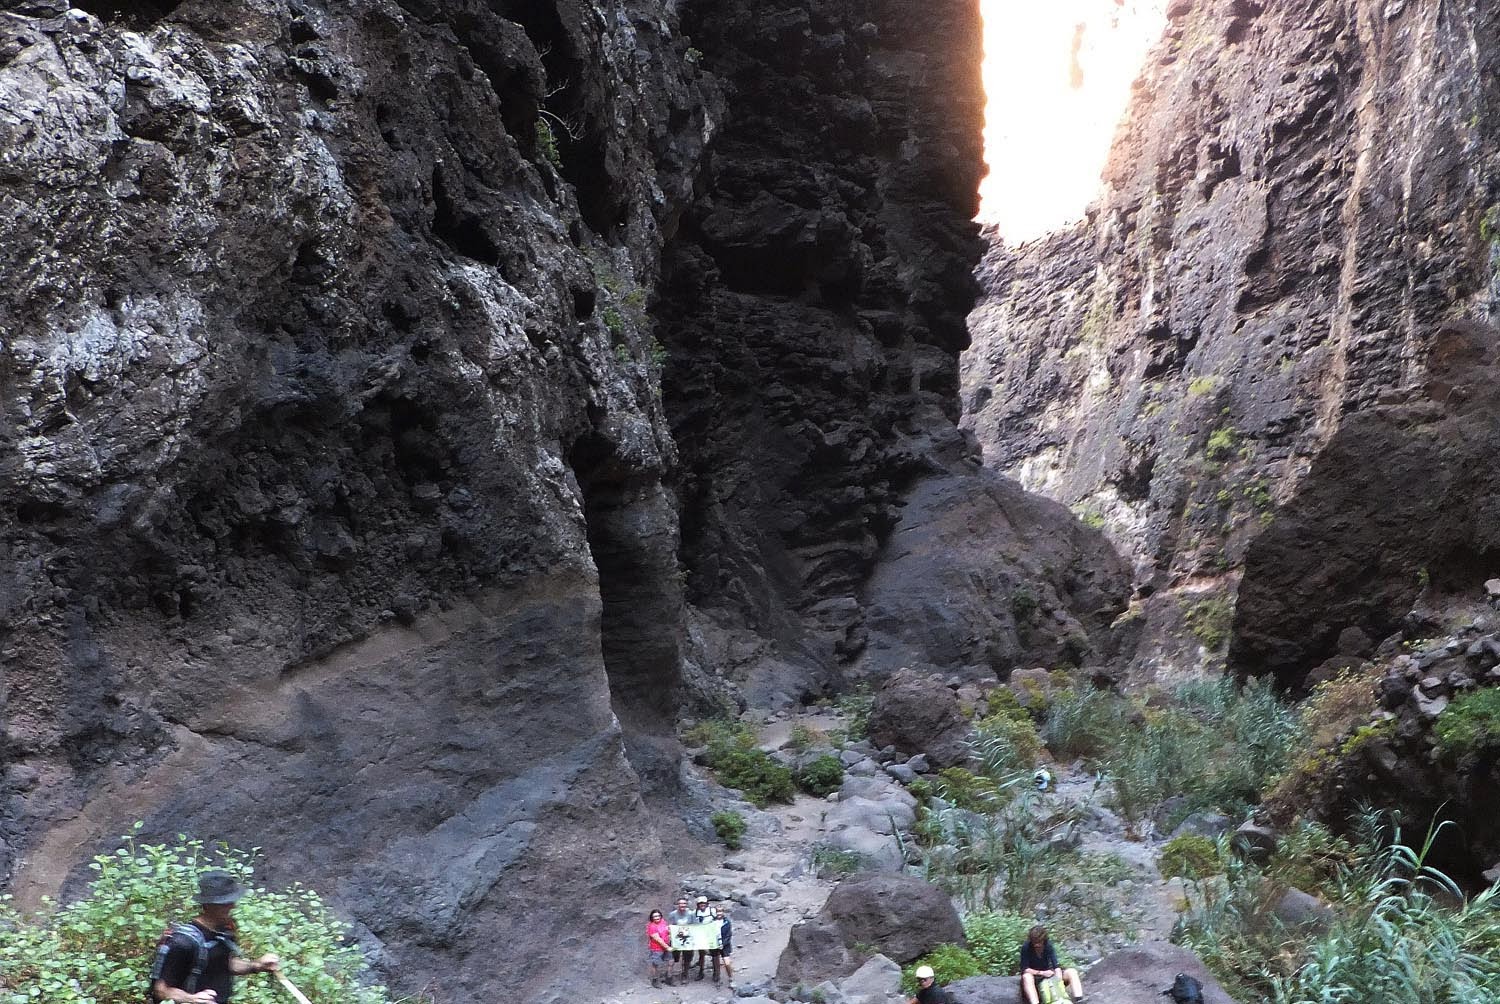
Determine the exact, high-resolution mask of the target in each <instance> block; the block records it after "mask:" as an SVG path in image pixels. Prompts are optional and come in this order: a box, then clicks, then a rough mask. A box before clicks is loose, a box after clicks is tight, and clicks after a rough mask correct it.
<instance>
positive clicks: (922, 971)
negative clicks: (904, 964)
mask: <svg viewBox="0 0 1500 1004" xmlns="http://www.w3.org/2000/svg"><path fill="white" fill-rule="evenodd" d="M912 975H913V976H915V977H916V978H917V995H916V996H915V997H913V998H912V999H911V1000H909V1001H907V1002H906V1004H953V998H952V997H949V996H948V991H946V990H944V989H943V988H942V987H940V986H938V985H937V974H936V973H934V972H933V971H932V967H931V966H918V967H917V971H916V972H915V973H913V974H912Z"/></svg>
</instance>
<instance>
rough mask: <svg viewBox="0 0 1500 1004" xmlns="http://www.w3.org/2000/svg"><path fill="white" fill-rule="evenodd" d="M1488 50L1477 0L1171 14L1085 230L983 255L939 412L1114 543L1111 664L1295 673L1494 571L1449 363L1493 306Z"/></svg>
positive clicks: (1497, 96) (1495, 257)
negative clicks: (962, 418) (1122, 598)
mask: <svg viewBox="0 0 1500 1004" xmlns="http://www.w3.org/2000/svg"><path fill="white" fill-rule="evenodd" d="M1497 43H1500V13H1497V12H1496V11H1494V10H1493V9H1491V8H1489V7H1487V6H1486V5H1469V6H1462V5H1460V6H1455V5H1453V4H1446V3H1441V2H1439V0H1425V2H1424V0H1409V2H1408V0H1396V2H1386V0H1378V2H1377V0H1293V2H1288V3H1277V4H1270V3H1260V2H1255V0H1175V2H1173V3H1172V4H1171V5H1170V8H1169V19H1168V25H1167V28H1166V32H1165V36H1164V38H1163V40H1162V41H1161V43H1160V44H1159V45H1158V46H1157V47H1156V49H1155V50H1154V51H1153V52H1152V54H1151V55H1150V56H1149V57H1148V60H1147V64H1146V66H1145V68H1144V70H1143V71H1142V73H1141V76H1140V78H1139V79H1138V81H1137V82H1136V84H1135V92H1134V97H1133V102H1132V105H1131V108H1130V111H1129V112H1128V113H1127V116H1126V119H1125V121H1124V122H1123V124H1122V126H1121V128H1120V131H1119V133H1118V135H1117V139H1116V142H1115V145H1114V148H1113V151H1112V154H1111V157H1110V161H1109V166H1108V168H1107V169H1106V172H1105V176H1104V192H1103V195H1102V197H1101V198H1100V199H1099V201H1098V202H1097V203H1096V204H1095V205H1094V206H1093V207H1092V208H1091V209H1090V211H1089V213H1088V216H1087V219H1086V220H1084V221H1083V222H1082V223H1080V224H1078V225H1077V226H1075V227H1072V228H1070V229H1068V230H1067V231H1064V232H1061V233H1058V234H1055V235H1053V236H1051V237H1048V238H1046V239H1044V240H1041V241H1038V242H1035V243H1032V244H1029V245H1025V246H1021V247H1007V246H1004V245H1002V244H1001V243H999V242H996V243H994V244H993V245H992V247H991V250H990V251H989V253H988V254H987V256H986V258H985V261H984V263H983V265H982V267H981V270H980V281H981V283H982V285H983V286H984V289H985V293H984V299H983V301H982V303H981V305H980V306H979V308H978V309H977V310H976V311H975V313H974V315H973V317H972V318H971V325H972V328H973V334H974V342H975V344H974V348H973V350H972V351H971V352H970V353H969V354H968V356H967V357H966V361H965V367H964V376H963V381H964V385H963V393H964V402H965V407H966V411H967V415H968V417H967V419H966V421H967V423H968V424H969V426H970V427H971V428H972V429H973V430H974V432H975V433H976V435H977V436H978V438H979V439H980V441H981V443H982V444H983V446H984V451H985V458H986V462H987V464H989V465H990V466H992V467H994V468H996V469H998V470H1001V471H1004V472H1007V473H1009V474H1012V475H1014V476H1015V477H1016V478H1017V479H1018V480H1019V481H1020V482H1021V483H1022V484H1023V485H1024V486H1026V487H1028V488H1031V489H1033V490H1036V491H1039V492H1042V493H1043V494H1046V495H1048V496H1051V497H1053V498H1055V499H1057V500H1059V501H1061V502H1064V503H1065V504H1067V505H1069V506H1070V507H1071V508H1073V509H1074V511H1075V512H1076V513H1078V514H1079V515H1080V516H1081V517H1082V518H1083V520H1084V521H1085V522H1088V523H1090V524H1093V525H1098V526H1102V527H1104V528H1105V530H1106V532H1107V533H1108V534H1109V536H1110V538H1111V539H1112V540H1114V541H1115V542H1116V543H1117V544H1118V545H1119V546H1120V547H1121V549H1122V550H1123V551H1126V552H1127V553H1129V554H1130V555H1131V558H1132V560H1133V564H1134V568H1135V581H1136V601H1135V602H1134V604H1133V605H1132V609H1131V611H1130V612H1129V613H1128V614H1127V616H1126V617H1125V618H1124V619H1123V620H1122V625H1121V626H1122V627H1126V626H1128V629H1129V631H1130V632H1133V633H1135V634H1137V635H1138V636H1139V639H1140V641H1139V644H1138V647H1137V649H1136V651H1135V654H1134V657H1133V661H1132V663H1131V671H1132V674H1133V675H1134V676H1135V677H1136V678H1138V679H1152V678H1164V677H1170V676H1172V675H1175V674H1179V673H1182V672H1185V671H1192V669H1193V668H1194V667H1195V666H1196V667H1203V666H1209V667H1213V666H1218V665H1222V664H1223V663H1224V662H1225V660H1226V658H1227V660H1228V662H1229V663H1230V664H1231V665H1232V666H1233V668H1234V669H1236V670H1238V671H1240V672H1244V673H1274V674H1276V675H1277V676H1278V677H1279V678H1280V679H1281V680H1282V681H1283V682H1286V683H1289V684H1294V685H1295V684H1299V683H1300V682H1301V681H1302V680H1303V679H1304V678H1305V676H1306V674H1307V673H1308V672H1309V671H1310V670H1311V669H1313V668H1314V667H1315V666H1317V665H1319V664H1320V663H1321V662H1323V661H1324V660H1326V659H1328V658H1330V657H1333V656H1336V655H1337V654H1338V639H1339V636H1340V634H1341V633H1343V632H1344V631H1345V629H1348V628H1351V627H1352V628H1358V629H1360V632H1362V633H1363V634H1364V635H1366V636H1368V637H1370V638H1373V639H1375V640H1377V641H1378V640H1379V639H1381V638H1383V637H1385V636H1386V635H1388V634H1390V633H1391V632H1392V631H1393V630H1395V629H1396V628H1397V627H1399V625H1400V621H1401V618H1402V616H1403V615H1404V614H1405V612H1406V611H1407V610H1408V609H1409V608H1410V606H1411V604H1412V601H1413V600H1414V599H1415V598H1416V597H1417V595H1418V593H1419V592H1421V591H1422V590H1423V589H1424V588H1428V586H1429V584H1430V583H1432V582H1437V583H1438V585H1439V586H1440V587H1441V588H1447V589H1454V590H1473V589H1475V588H1477V586H1478V584H1479V583H1480V582H1482V581H1483V579H1484V578H1485V577H1486V576H1487V575H1493V574H1495V573H1496V571H1497V569H1496V567H1495V561H1496V558H1497V551H1496V545H1497V542H1500V525H1497V520H1496V516H1495V513H1494V511H1493V502H1492V501H1489V500H1488V499H1489V496H1488V494H1487V488H1486V485H1487V483H1488V479H1490V478H1491V474H1490V472H1489V466H1490V465H1489V464H1488V463H1487V462H1477V461H1476V460H1475V458H1476V457H1477V456H1479V455H1480V454H1485V455H1490V456H1493V455H1494V451H1495V450H1496V449H1497V448H1500V430H1497V429H1495V428H1494V427H1493V426H1492V425H1490V424H1487V423H1485V422H1484V421H1482V420H1478V419H1472V418H1470V417H1465V416H1473V415H1475V414H1477V413H1483V412H1484V410H1485V408H1486V407H1487V406H1484V405H1481V404H1480V403H1478V402H1477V401H1475V400H1473V398H1474V397H1475V395H1478V396H1480V397H1482V396H1484V395H1486V394H1488V393H1490V391H1489V390H1487V389H1486V388H1485V386H1484V383H1483V381H1479V380H1475V379H1469V378H1463V377H1462V376H1461V374H1460V375H1458V376H1455V374H1454V373H1453V372H1451V371H1452V370H1454V368H1455V367H1457V368H1459V369H1462V367H1464V366H1467V365H1470V364H1471V363H1472V362H1473V360H1475V359H1482V358H1483V357H1485V356H1486V355H1487V354H1488V353H1489V352H1490V348H1489V347H1490V346H1493V344H1494V343H1495V340H1496V334H1495V330H1494V329H1493V328H1491V327H1488V326H1487V325H1488V323H1489V322H1490V321H1492V320H1500V318H1497V317H1495V316H1494V315H1495V314H1496V312H1497V311H1500V280H1497V275H1500V266H1497V263H1500V251H1497V245H1496V243H1495V241H1496V240H1497V239H1500V227H1497V225H1496V222H1497V219H1500V209H1497V208H1496V207H1497V204H1500V142H1497V141H1500V117H1497V116H1500V83H1497V81H1500V77H1497V75H1496V70H1497V69H1500V65H1497V62H1496V61H1497V59H1500V56H1497V55H1496V53H1497V51H1500V48H1497ZM1002 236H1003V235H1002ZM1464 360H1467V362H1465V361H1464ZM1455 386H1462V387H1463V388H1465V389H1463V390H1461V391H1455V390H1454V388H1455ZM1450 416H1451V417H1450ZM1458 427H1462V428H1463V430H1464V431H1463V432H1461V433H1459V432H1457V431H1454V430H1456V429H1457V428H1458ZM1442 430H1449V431H1448V432H1445V431H1442ZM1449 432H1451V433H1452V435H1451V436H1450V435H1449ZM1453 437H1458V438H1460V439H1462V440H1463V442H1462V443H1461V444H1460V443H1459V442H1458V441H1457V440H1456V439H1454V438H1453ZM1470 451H1475V452H1472V453H1471V452H1470ZM1358 654H1360V655H1368V654H1369V652H1368V649H1366V650H1365V651H1363V652H1360V653H1358Z"/></svg>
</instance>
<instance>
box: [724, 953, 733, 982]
mask: <svg viewBox="0 0 1500 1004" xmlns="http://www.w3.org/2000/svg"><path fill="white" fill-rule="evenodd" d="M724 978H725V979H726V980H728V981H729V985H730V986H734V961H733V960H732V959H730V957H729V956H727V955H726V956H724Z"/></svg>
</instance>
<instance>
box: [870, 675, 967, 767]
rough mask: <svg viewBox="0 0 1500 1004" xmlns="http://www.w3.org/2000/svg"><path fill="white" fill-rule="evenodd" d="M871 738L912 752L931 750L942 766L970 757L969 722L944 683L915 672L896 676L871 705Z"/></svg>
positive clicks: (929, 753) (932, 757)
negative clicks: (968, 743) (968, 742)
mask: <svg viewBox="0 0 1500 1004" xmlns="http://www.w3.org/2000/svg"><path fill="white" fill-rule="evenodd" d="M869 731H870V742H871V743H873V744H874V745H875V746H876V747H885V746H894V747H896V749H897V750H899V751H900V752H901V753H904V754H905V755H907V756H912V755H915V754H926V756H927V759H928V760H929V761H931V762H932V763H934V764H936V765H937V766H939V767H951V766H953V765H954V764H956V763H961V762H962V761H964V760H965V759H967V758H968V755H969V750H968V745H967V739H968V736H969V731H970V725H969V720H968V719H967V718H965V717H964V716H963V713H962V712H961V711H960V710H959V707H958V697H957V696H956V695H955V694H954V693H953V691H952V690H950V689H949V688H948V687H947V686H945V685H944V684H943V683H942V682H941V681H939V680H935V679H933V678H931V677H928V676H923V675H921V674H919V673H914V672H911V671H909V670H907V671H902V672H899V673H897V674H896V675H895V676H893V677H891V678H890V679H889V680H888V681H886V684H885V686H884V687H882V688H881V689H880V692H879V693H877V694H876V695H875V700H874V703H873V704H872V705H871V707H870V722H869Z"/></svg>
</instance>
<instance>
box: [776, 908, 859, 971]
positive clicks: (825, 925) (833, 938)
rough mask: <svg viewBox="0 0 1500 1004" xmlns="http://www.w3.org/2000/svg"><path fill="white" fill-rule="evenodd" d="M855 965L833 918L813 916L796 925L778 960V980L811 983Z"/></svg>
mask: <svg viewBox="0 0 1500 1004" xmlns="http://www.w3.org/2000/svg"><path fill="white" fill-rule="evenodd" d="M853 968H854V959H853V956H851V955H850V954H849V948H848V946H846V945H845V944H844V937H843V932H842V931H841V930H840V929H839V925H838V923H837V922H836V921H834V920H833V919H832V918H831V917H826V916H821V915H820V916H817V917H809V918H808V919H807V920H804V921H802V922H800V923H798V924H795V925H794V926H793V927H792V930H791V934H790V935H789V937H788V938H787V943H786V948H785V949H783V950H782V953H781V959H780V960H779V961H778V962H777V963H776V981H777V982H778V983H784V984H785V983H811V982H813V981H815V980H821V979H824V978H826V977H829V976H839V975H842V974H844V973H847V972H849V971H850V970H851V969H853Z"/></svg>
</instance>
